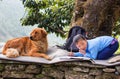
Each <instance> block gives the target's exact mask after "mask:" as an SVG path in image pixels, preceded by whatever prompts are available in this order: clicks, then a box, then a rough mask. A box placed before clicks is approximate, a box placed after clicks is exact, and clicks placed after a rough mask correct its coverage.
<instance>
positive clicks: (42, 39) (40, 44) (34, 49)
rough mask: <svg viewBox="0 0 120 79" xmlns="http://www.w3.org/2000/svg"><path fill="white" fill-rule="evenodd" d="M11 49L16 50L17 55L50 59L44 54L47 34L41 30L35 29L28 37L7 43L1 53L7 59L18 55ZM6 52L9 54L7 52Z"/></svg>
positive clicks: (46, 46)
mask: <svg viewBox="0 0 120 79" xmlns="http://www.w3.org/2000/svg"><path fill="white" fill-rule="evenodd" d="M11 48H12V49H11ZM10 49H11V50H10ZM13 49H14V50H17V51H18V52H19V55H22V56H34V57H43V58H46V59H50V58H49V57H48V55H46V54H45V53H46V52H47V49H48V41H47V32H46V31H45V30H44V29H42V28H35V29H34V30H33V31H32V32H31V34H30V37H21V38H15V39H12V40H9V41H7V42H6V44H5V46H4V48H3V51H2V53H3V54H4V55H6V56H7V57H16V56H18V55H14V54H15V53H16V54H18V53H17V52H15V51H14V50H13ZM8 50H9V52H7V51H8ZM11 51H12V52H11ZM13 51H14V52H13ZM10 55H11V56H10Z"/></svg>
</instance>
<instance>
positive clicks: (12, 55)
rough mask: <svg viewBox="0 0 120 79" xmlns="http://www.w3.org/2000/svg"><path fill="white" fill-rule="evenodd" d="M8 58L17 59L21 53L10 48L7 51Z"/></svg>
mask: <svg viewBox="0 0 120 79" xmlns="http://www.w3.org/2000/svg"><path fill="white" fill-rule="evenodd" d="M6 56H7V57H8V58H15V57H18V56H19V52H18V51H17V49H13V48H9V49H7V51H6Z"/></svg>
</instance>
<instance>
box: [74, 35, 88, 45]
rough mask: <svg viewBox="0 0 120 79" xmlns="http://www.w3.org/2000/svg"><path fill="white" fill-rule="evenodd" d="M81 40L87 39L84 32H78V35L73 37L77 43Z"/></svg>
mask: <svg viewBox="0 0 120 79" xmlns="http://www.w3.org/2000/svg"><path fill="white" fill-rule="evenodd" d="M79 40H86V38H85V36H83V35H82V34H77V35H76V36H74V38H73V43H77V42H78V41H79Z"/></svg>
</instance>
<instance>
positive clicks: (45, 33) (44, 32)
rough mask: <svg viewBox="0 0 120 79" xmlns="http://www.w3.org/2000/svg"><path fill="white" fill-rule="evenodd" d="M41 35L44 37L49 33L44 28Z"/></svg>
mask: <svg viewBox="0 0 120 79" xmlns="http://www.w3.org/2000/svg"><path fill="white" fill-rule="evenodd" d="M41 33H42V35H43V37H46V36H47V32H46V30H45V29H44V28H43V29H42V30H41Z"/></svg>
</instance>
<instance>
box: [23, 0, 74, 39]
mask: <svg viewBox="0 0 120 79" xmlns="http://www.w3.org/2000/svg"><path fill="white" fill-rule="evenodd" d="M23 4H24V7H25V9H26V12H27V14H26V15H25V16H24V17H23V18H21V23H22V25H24V26H27V25H32V26H33V25H35V24H37V26H38V27H41V28H45V29H46V31H47V32H48V33H51V32H52V33H55V34H57V35H60V36H62V37H63V36H65V33H66V31H65V28H66V27H68V26H69V24H70V22H71V18H72V12H73V6H74V0H23Z"/></svg>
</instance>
